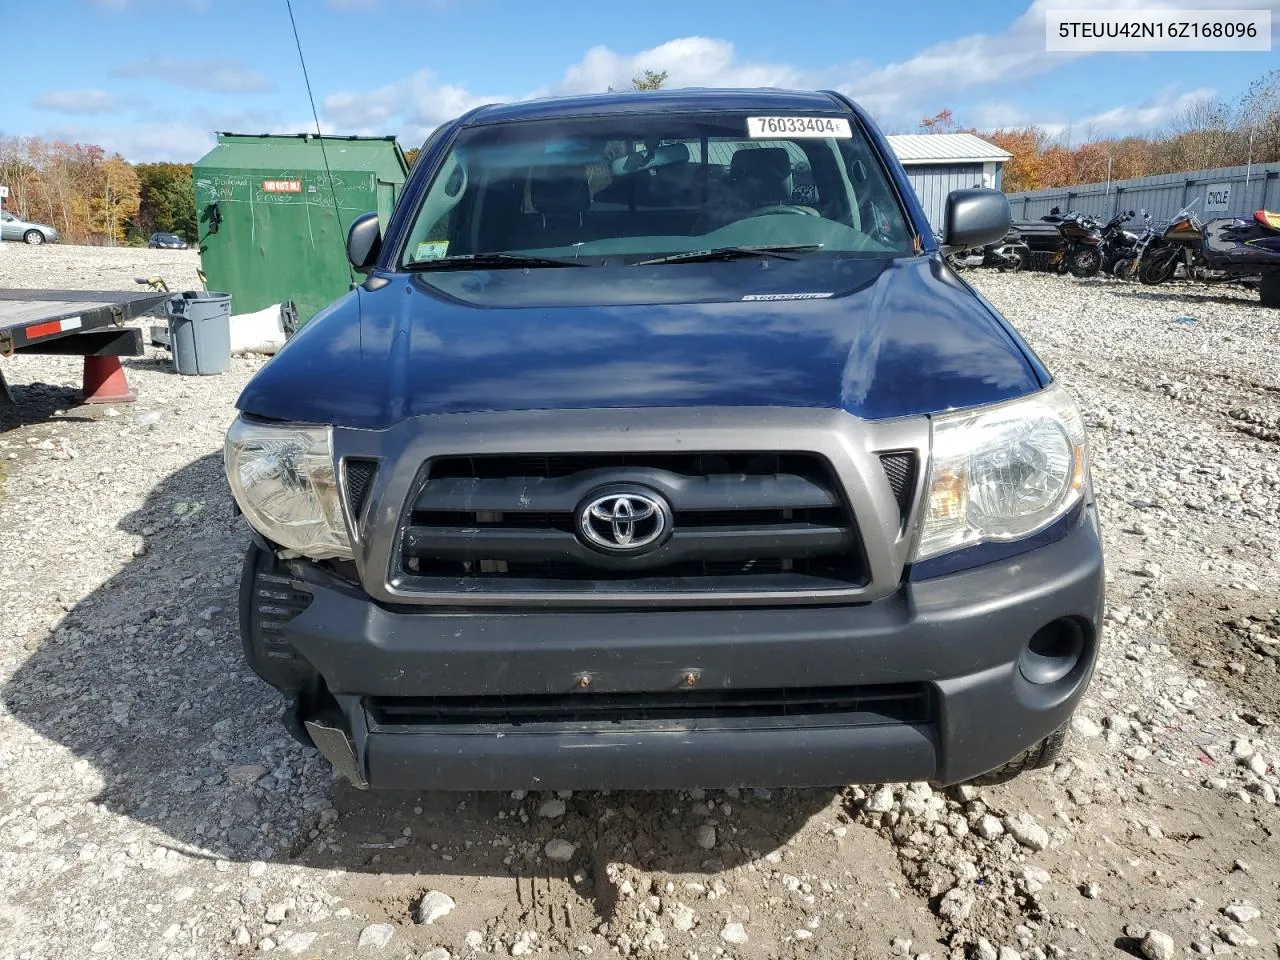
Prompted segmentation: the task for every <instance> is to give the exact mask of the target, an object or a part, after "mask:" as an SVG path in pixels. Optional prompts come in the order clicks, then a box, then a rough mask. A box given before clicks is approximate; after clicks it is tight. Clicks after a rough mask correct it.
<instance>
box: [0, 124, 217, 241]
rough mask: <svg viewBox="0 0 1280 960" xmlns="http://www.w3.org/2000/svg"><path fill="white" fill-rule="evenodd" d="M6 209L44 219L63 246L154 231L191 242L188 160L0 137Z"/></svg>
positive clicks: (126, 238) (193, 230) (192, 225)
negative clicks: (133, 159)
mask: <svg viewBox="0 0 1280 960" xmlns="http://www.w3.org/2000/svg"><path fill="white" fill-rule="evenodd" d="M0 184H4V185H6V186H8V188H9V198H8V199H7V200H5V201H4V208H5V210H7V211H9V212H10V213H13V214H15V215H17V216H19V217H22V218H23V219H24V220H36V221H39V222H41V223H47V224H49V225H51V226H53V227H55V228H57V230H58V232H59V233H60V234H61V235H62V239H63V240H64V241H66V242H67V243H86V244H96V245H111V246H119V245H122V244H128V243H145V242H146V240H147V238H148V237H149V236H150V235H151V234H152V233H155V232H157V231H163V232H166V233H175V234H177V235H178V236H180V237H182V238H184V239H185V240H187V241H188V242H194V241H195V239H196V202H195V195H194V193H193V192H192V184H191V164H189V163H137V164H134V163H129V162H128V161H127V160H125V159H124V158H123V157H121V156H120V155H119V154H110V155H109V154H107V152H106V151H105V150H103V149H102V148H101V147H98V146H95V145H93V144H84V143H65V142H62V141H58V140H55V141H45V140H42V139H40V138H39V137H0Z"/></svg>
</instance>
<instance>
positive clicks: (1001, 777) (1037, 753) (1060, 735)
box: [965, 720, 1071, 787]
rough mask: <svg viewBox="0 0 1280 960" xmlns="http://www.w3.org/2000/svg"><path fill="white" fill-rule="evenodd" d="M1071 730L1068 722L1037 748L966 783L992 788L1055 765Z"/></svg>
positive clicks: (1022, 753) (1024, 752) (1030, 749)
mask: <svg viewBox="0 0 1280 960" xmlns="http://www.w3.org/2000/svg"><path fill="white" fill-rule="evenodd" d="M1070 730H1071V721H1070V720H1068V721H1067V722H1066V723H1064V724H1063V725H1062V726H1060V727H1059V728H1058V729H1057V730H1055V731H1053V733H1051V734H1049V735H1048V736H1047V737H1045V738H1044V739H1043V740H1041V741H1040V742H1039V743H1037V744H1036V745H1035V746H1033V747H1030V748H1028V749H1026V750H1023V751H1022V752H1021V753H1020V754H1018V755H1017V756H1016V757H1014V758H1013V759H1012V760H1010V761H1009V762H1008V763H1006V764H1003V765H1002V766H999V767H996V768H995V769H994V770H992V771H990V772H989V773H984V774H982V776H980V777H974V778H973V779H972V780H966V781H965V783H968V784H970V785H972V786H975V787H990V786H994V785H995V784H997V783H1007V782H1009V781H1010V780H1012V779H1013V778H1014V777H1017V776H1019V775H1020V774H1023V773H1026V772H1027V771H1028V770H1040V769H1042V768H1044V767H1047V766H1049V765H1050V764H1052V763H1055V762H1056V761H1057V759H1058V758H1059V757H1060V756H1062V751H1063V749H1064V748H1065V746H1066V743H1067V733H1068V732H1070Z"/></svg>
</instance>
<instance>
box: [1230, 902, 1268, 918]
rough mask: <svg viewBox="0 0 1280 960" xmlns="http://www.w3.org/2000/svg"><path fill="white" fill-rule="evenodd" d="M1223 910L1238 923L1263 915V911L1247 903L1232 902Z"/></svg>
mask: <svg viewBox="0 0 1280 960" xmlns="http://www.w3.org/2000/svg"><path fill="white" fill-rule="evenodd" d="M1222 912H1223V913H1224V914H1226V915H1227V916H1228V917H1230V918H1231V919H1232V920H1234V921H1235V922H1236V923H1248V922H1249V921H1250V920H1257V919H1258V918H1259V917H1260V916H1262V911H1261V910H1259V909H1258V908H1257V907H1253V906H1250V905H1249V904H1247V903H1232V904H1229V905H1228V906H1226V907H1224V908H1223V910H1222Z"/></svg>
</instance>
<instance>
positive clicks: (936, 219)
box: [888, 133, 1013, 230]
mask: <svg viewBox="0 0 1280 960" xmlns="http://www.w3.org/2000/svg"><path fill="white" fill-rule="evenodd" d="M888 140H889V145H890V146H891V147H893V152H894V153H896V154H897V155H898V159H899V160H900V161H901V162H902V165H903V166H904V167H906V169H907V179H908V180H910V181H911V186H912V187H913V188H914V189H915V191H916V196H917V197H919V198H920V204H921V205H922V206H923V207H924V212H925V214H926V215H928V217H929V223H930V224H932V225H933V228H934V230H941V229H942V216H943V212H944V211H945V209H946V203H947V194H948V193H950V192H951V191H952V190H960V189H963V188H966V187H993V188H994V189H996V190H999V189H1000V184H1001V180H1002V171H1003V168H1004V163H1005V161H1006V160H1008V159H1010V158H1011V157H1012V156H1013V154H1011V153H1009V152H1007V151H1005V150H1001V149H1000V148H999V147H997V146H995V145H994V144H991V143H987V141H985V140H983V139H982V138H981V137H975V136H974V135H973V134H971V133H920V134H906V135H899V136H891V137H889V138H888Z"/></svg>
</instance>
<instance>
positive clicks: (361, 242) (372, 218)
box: [347, 213, 382, 273]
mask: <svg viewBox="0 0 1280 960" xmlns="http://www.w3.org/2000/svg"><path fill="white" fill-rule="evenodd" d="M380 250H382V227H381V226H379V224H378V215H377V214H376V213H362V214H360V216H358V217H356V218H355V220H353V221H352V222H351V229H350V230H348V231H347V259H348V260H350V261H351V268H352V269H353V270H355V271H356V273H368V272H369V271H370V270H372V269H373V265H374V264H375V263H376V262H377V260H378V253H379V251H380Z"/></svg>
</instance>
